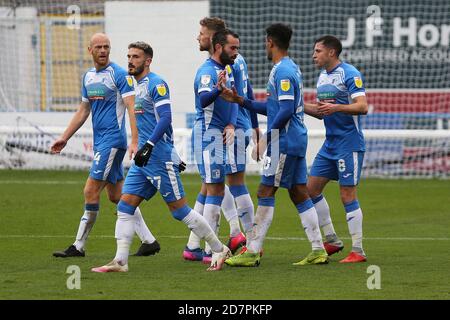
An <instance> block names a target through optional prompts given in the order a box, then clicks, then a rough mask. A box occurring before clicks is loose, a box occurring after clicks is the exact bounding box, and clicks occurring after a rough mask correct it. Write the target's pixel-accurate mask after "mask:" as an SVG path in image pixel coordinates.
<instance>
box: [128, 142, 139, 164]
mask: <svg viewBox="0 0 450 320" xmlns="http://www.w3.org/2000/svg"><path fill="white" fill-rule="evenodd" d="M137 151H138V143H137V142H131V143H130V145H129V146H128V157H129V158H130V160H131V159H133V156H135V155H136V154H137Z"/></svg>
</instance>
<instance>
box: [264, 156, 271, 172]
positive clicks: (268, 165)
mask: <svg viewBox="0 0 450 320" xmlns="http://www.w3.org/2000/svg"><path fill="white" fill-rule="evenodd" d="M271 163H272V159H270V157H265V158H264V165H263V168H264V170H268V169H269V168H270V164H271Z"/></svg>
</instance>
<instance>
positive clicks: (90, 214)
mask: <svg viewBox="0 0 450 320" xmlns="http://www.w3.org/2000/svg"><path fill="white" fill-rule="evenodd" d="M98 212H99V206H98V204H86V205H85V211H84V214H83V216H82V217H81V221H80V224H79V226H78V232H77V236H76V239H75V242H74V244H73V245H74V246H75V247H76V248H77V250H78V251H82V250H84V246H85V245H86V241H87V238H88V236H89V233H90V232H91V230H92V227H93V226H94V223H95V221H96V220H97V216H98Z"/></svg>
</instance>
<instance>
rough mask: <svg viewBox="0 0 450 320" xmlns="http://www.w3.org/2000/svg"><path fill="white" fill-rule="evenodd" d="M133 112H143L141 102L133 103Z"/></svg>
mask: <svg viewBox="0 0 450 320" xmlns="http://www.w3.org/2000/svg"><path fill="white" fill-rule="evenodd" d="M134 113H135V114H141V113H144V107H142V104H140V103H136V104H135V105H134Z"/></svg>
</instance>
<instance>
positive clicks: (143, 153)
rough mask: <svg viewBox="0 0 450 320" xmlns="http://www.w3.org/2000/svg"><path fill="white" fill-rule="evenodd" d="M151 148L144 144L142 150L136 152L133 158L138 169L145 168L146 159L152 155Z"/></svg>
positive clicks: (148, 144)
mask: <svg viewBox="0 0 450 320" xmlns="http://www.w3.org/2000/svg"><path fill="white" fill-rule="evenodd" d="M152 150H153V146H152V145H151V144H150V143H148V142H146V143H145V144H144V146H143V147H142V148H140V149H139V150H138V152H136V155H135V156H134V164H135V165H137V166H138V167H145V166H146V165H147V162H148V159H150V156H151V155H152Z"/></svg>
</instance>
